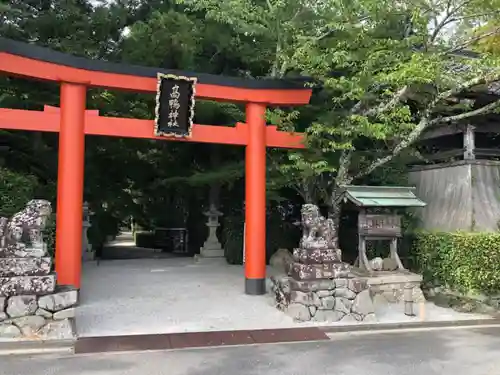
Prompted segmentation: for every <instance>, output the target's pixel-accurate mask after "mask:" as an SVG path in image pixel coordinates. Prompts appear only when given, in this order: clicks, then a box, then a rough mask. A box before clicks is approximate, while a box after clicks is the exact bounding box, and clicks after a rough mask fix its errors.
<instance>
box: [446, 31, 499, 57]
mask: <svg viewBox="0 0 500 375" xmlns="http://www.w3.org/2000/svg"><path fill="white" fill-rule="evenodd" d="M498 33H500V27H497V28H495V29H494V30H493V31H490V32H487V33H484V34H481V35H478V36H476V37H474V38H470V39H469V40H467V41H466V42H463V43H462V44H459V45H458V46H455V47H453V48H450V49H449V50H447V51H446V52H445V54H450V53H453V52H457V51H461V50H463V49H464V48H465V47H468V46H470V45H471V44H472V43H475V42H478V41H480V40H481V39H484V38H487V37H489V36H493V35H496V34H498Z"/></svg>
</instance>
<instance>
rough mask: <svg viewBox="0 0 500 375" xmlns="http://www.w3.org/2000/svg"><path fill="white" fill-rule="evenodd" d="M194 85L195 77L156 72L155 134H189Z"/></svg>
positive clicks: (177, 135) (186, 135) (192, 115)
mask: <svg viewBox="0 0 500 375" xmlns="http://www.w3.org/2000/svg"><path fill="white" fill-rule="evenodd" d="M195 85H196V78H195V77H183V76H175V75H172V74H161V73H160V74H158V91H157V94H156V117H155V135H156V136H169V137H171V136H174V137H190V136H191V128H192V126H193V117H194V105H195V100H194V96H195Z"/></svg>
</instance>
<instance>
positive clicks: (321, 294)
mask: <svg viewBox="0 0 500 375" xmlns="http://www.w3.org/2000/svg"><path fill="white" fill-rule="evenodd" d="M333 293H334V290H318V291H317V292H316V294H317V295H318V297H320V298H324V297H330V296H333Z"/></svg>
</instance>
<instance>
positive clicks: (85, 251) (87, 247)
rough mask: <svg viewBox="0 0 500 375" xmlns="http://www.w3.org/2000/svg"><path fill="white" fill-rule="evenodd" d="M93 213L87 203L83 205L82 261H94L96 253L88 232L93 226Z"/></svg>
mask: <svg viewBox="0 0 500 375" xmlns="http://www.w3.org/2000/svg"><path fill="white" fill-rule="evenodd" d="M92 214H93V213H92V212H91V211H90V209H89V204H88V203H87V202H84V203H83V220H82V260H84V261H87V260H94V253H93V252H92V244H90V243H89V238H88V235H87V232H88V230H89V228H90V227H91V226H92V224H91V222H90V217H91V216H92Z"/></svg>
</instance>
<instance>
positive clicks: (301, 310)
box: [285, 303, 311, 322]
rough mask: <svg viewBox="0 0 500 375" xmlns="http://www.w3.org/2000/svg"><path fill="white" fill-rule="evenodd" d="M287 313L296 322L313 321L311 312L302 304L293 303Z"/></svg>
mask: <svg viewBox="0 0 500 375" xmlns="http://www.w3.org/2000/svg"><path fill="white" fill-rule="evenodd" d="M285 313H286V314H287V315H288V316H290V317H291V318H293V319H294V320H298V321H301V322H307V321H308V320H311V313H310V311H309V308H308V307H307V306H305V305H302V304H300V303H292V304H290V305H288V307H287V309H286V310H285Z"/></svg>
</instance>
